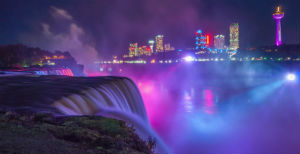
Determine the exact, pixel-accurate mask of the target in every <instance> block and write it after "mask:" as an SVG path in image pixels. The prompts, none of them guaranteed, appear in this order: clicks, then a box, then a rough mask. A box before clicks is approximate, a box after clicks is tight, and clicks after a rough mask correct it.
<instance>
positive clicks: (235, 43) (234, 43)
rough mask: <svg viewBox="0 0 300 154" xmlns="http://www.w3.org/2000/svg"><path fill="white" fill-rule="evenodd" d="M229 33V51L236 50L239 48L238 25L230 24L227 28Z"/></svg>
mask: <svg viewBox="0 0 300 154" xmlns="http://www.w3.org/2000/svg"><path fill="white" fill-rule="evenodd" d="M229 31H230V40H229V42H230V45H229V48H230V49H231V50H237V49H238V48H239V24H238V23H232V24H231V25H230V27H229Z"/></svg>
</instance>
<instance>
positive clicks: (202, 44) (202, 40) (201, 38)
mask: <svg viewBox="0 0 300 154" xmlns="http://www.w3.org/2000/svg"><path fill="white" fill-rule="evenodd" d="M195 35H196V36H195V40H196V42H195V45H196V47H195V50H196V51H198V50H200V49H204V48H206V43H207V42H206V36H205V35H204V34H203V33H202V30H198V31H197V32H196V33H195Z"/></svg>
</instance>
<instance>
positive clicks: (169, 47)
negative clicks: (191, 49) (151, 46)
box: [164, 43, 175, 51]
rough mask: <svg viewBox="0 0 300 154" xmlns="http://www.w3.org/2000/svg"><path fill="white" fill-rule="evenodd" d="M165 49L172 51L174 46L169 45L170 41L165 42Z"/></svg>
mask: <svg viewBox="0 0 300 154" xmlns="http://www.w3.org/2000/svg"><path fill="white" fill-rule="evenodd" d="M164 46H165V51H174V50H175V48H174V47H172V46H171V45H170V43H168V44H165V45H164Z"/></svg>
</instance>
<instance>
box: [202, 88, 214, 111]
mask: <svg viewBox="0 0 300 154" xmlns="http://www.w3.org/2000/svg"><path fill="white" fill-rule="evenodd" d="M214 106H215V104H214V95H213V93H212V91H211V90H210V89H206V90H204V111H205V113H207V114H213V113H215V108H214Z"/></svg>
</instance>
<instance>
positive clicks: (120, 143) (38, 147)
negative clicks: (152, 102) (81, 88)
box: [0, 111, 155, 154]
mask: <svg viewBox="0 0 300 154" xmlns="http://www.w3.org/2000/svg"><path fill="white" fill-rule="evenodd" d="M0 117H1V119H0V121H1V122H0V147H1V148H0V153H7V154H12V153H26V154H34V153H43V154H50V153H51V154H52V153H56V154H65V153H70V154H81V153H82V154H86V153H90V154H94V153H95V154H97V153H99V154H102V153H105V154H113V153H116V154H126V153H136V154H148V153H149V154H150V153H153V151H152V150H153V149H152V148H153V144H155V142H146V141H143V140H141V139H140V138H139V137H138V136H137V135H136V134H135V132H134V130H133V129H132V128H129V127H127V125H126V124H125V123H124V122H123V121H120V120H114V119H109V118H104V117H99V116H74V117H72V116H70V117H54V116H53V115H51V114H45V113H36V114H21V113H16V112H12V111H9V112H4V113H2V114H1V113H0Z"/></svg>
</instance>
